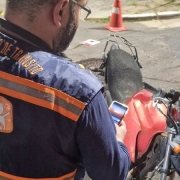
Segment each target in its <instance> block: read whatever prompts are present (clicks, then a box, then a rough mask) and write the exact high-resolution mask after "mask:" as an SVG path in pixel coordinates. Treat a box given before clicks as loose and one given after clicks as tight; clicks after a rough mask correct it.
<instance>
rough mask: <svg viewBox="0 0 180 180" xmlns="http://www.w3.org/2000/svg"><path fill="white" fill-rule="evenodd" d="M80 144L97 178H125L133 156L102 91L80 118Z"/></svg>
mask: <svg viewBox="0 0 180 180" xmlns="http://www.w3.org/2000/svg"><path fill="white" fill-rule="evenodd" d="M76 140H77V144H78V147H79V150H80V154H81V156H82V163H83V166H84V167H85V168H86V171H87V173H88V175H89V177H90V178H91V179H93V180H114V179H115V180H125V179H126V176H127V173H128V171H129V167H130V158H129V154H128V151H127V148H126V147H125V145H124V144H123V143H121V142H118V141H117V139H116V130H115V126H114V123H113V120H112V119H111V116H110V113H109V111H108V108H107V105H106V102H105V100H104V97H103V95H102V93H101V92H99V93H98V94H97V95H96V96H95V97H94V99H93V100H92V101H91V102H90V103H89V104H88V106H87V107H86V109H85V110H84V112H83V114H82V116H81V118H80V119H79V121H78V127H77V134H76Z"/></svg>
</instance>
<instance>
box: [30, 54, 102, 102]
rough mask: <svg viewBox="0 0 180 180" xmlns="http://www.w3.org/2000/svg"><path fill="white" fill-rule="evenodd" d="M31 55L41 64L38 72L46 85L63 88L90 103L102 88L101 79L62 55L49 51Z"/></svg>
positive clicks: (64, 90)
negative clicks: (41, 69)
mask: <svg viewBox="0 0 180 180" xmlns="http://www.w3.org/2000/svg"><path fill="white" fill-rule="evenodd" d="M31 56H32V57H33V58H34V59H35V60H36V61H38V63H39V64H41V66H42V68H43V71H41V72H39V73H38V76H39V78H40V79H41V81H42V80H43V83H44V84H45V85H48V86H51V87H54V88H56V89H58V90H61V91H63V92H65V93H67V94H69V95H71V96H73V97H75V98H76V99H79V100H81V101H83V102H85V103H88V102H90V101H91V100H92V98H93V97H94V96H95V95H96V94H97V93H98V92H99V91H100V90H101V89H102V84H101V82H100V81H99V79H98V78H97V77H96V76H95V75H94V74H93V73H92V72H90V71H89V70H87V69H85V68H83V67H82V66H81V65H79V64H78V63H75V62H71V61H69V60H67V59H66V58H63V57H61V56H56V55H54V54H51V53H47V52H42V51H39V52H33V53H31Z"/></svg>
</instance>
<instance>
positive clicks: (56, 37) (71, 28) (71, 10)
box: [5, 0, 86, 54]
mask: <svg viewBox="0 0 180 180" xmlns="http://www.w3.org/2000/svg"><path fill="white" fill-rule="evenodd" d="M76 2H78V3H79V4H80V5H82V6H84V5H85V4H86V0H79V1H78V0H77V1H76ZM80 9H81V7H80V6H78V5H77V4H76V3H74V2H73V1H72V0H6V14H5V18H6V19H7V20H9V21H10V22H12V23H14V24H16V25H18V26H20V27H22V28H24V29H26V30H28V31H30V32H31V33H33V34H35V35H36V36H38V37H40V38H41V39H43V40H44V41H45V42H46V43H47V44H48V45H49V46H50V47H51V48H52V49H53V50H54V53H56V54H60V53H61V52H62V51H64V50H65V49H66V48H67V47H68V46H69V43H70V42H71V41H72V39H73V37H74V34H75V32H76V29H77V27H78V24H79V12H80Z"/></svg>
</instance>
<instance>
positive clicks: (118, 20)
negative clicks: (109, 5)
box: [104, 0, 128, 32]
mask: <svg viewBox="0 0 180 180" xmlns="http://www.w3.org/2000/svg"><path fill="white" fill-rule="evenodd" d="M104 28H105V29H108V30H110V31H113V32H118V31H126V30H128V29H127V28H126V27H124V26H123V19H122V8H121V0H114V7H113V12H112V15H111V18H110V24H109V25H107V26H104Z"/></svg>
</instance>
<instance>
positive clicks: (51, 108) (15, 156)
mask: <svg viewBox="0 0 180 180" xmlns="http://www.w3.org/2000/svg"><path fill="white" fill-rule="evenodd" d="M4 24H5V25H6V24H8V25H9V26H11V24H10V23H8V22H4V21H3V20H1V25H4ZM12 26H13V25H12ZM22 31H23V30H22ZM49 51H50V50H49ZM101 90H102V85H101V83H100V82H99V80H98V79H97V78H96V77H95V76H94V75H93V74H91V73H90V72H89V71H88V70H85V69H82V68H80V66H79V65H77V64H75V63H73V62H70V61H67V60H66V59H64V58H62V57H60V56H56V55H54V54H53V53H52V52H48V50H46V48H45V47H43V46H42V47H35V46H33V45H31V44H28V43H26V42H24V41H22V40H20V39H17V38H14V37H11V36H9V35H7V34H5V33H3V32H1V33H0V176H3V177H7V178H12V179H13V178H16V177H23V179H24V177H26V178H33V179H36V178H45V179H48V178H55V179H58V178H59V179H64V180H65V179H72V177H74V174H75V171H76V169H77V168H78V167H80V166H81V165H82V164H83V166H84V167H85V168H86V170H87V172H88V174H89V176H90V177H91V178H92V179H93V180H115V179H119V180H123V179H125V177H126V175H127V172H128V169H129V164H130V161H129V155H128V152H127V149H126V147H125V146H124V145H123V144H122V143H120V142H117V140H116V137H115V136H116V131H115V127H114V124H113V121H112V119H111V116H110V114H109V111H108V108H107V105H106V103H105V100H104V98H103V95H102V92H101ZM79 172H80V171H78V172H77V175H76V177H75V179H76V180H79V179H80V176H81V175H82V174H81V173H80V174H79Z"/></svg>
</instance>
